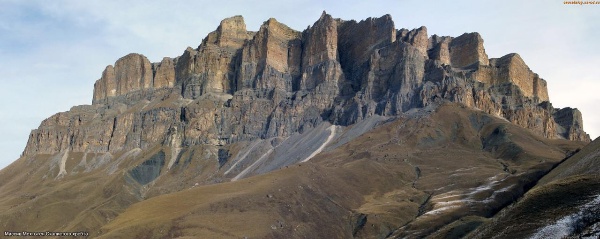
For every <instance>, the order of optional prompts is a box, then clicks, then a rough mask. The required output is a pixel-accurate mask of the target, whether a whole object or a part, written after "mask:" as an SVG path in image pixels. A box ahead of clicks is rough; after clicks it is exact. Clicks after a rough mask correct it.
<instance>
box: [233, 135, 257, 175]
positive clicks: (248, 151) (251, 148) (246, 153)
mask: <svg viewBox="0 0 600 239" xmlns="http://www.w3.org/2000/svg"><path fill="white" fill-rule="evenodd" d="M260 142H262V140H257V141H256V142H254V143H253V144H252V145H251V146H250V148H249V149H248V150H246V152H245V153H244V155H243V156H242V157H241V158H240V159H239V160H237V161H236V162H235V163H234V164H233V165H231V167H229V169H227V171H225V174H224V175H227V174H229V172H231V170H233V169H234V168H235V166H237V165H238V163H240V162H242V161H244V159H246V157H248V154H250V152H252V150H253V149H254V147H256V145H258V144H259V143H260Z"/></svg>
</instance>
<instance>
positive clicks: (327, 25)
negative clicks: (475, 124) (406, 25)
mask: <svg viewBox="0 0 600 239" xmlns="http://www.w3.org/2000/svg"><path fill="white" fill-rule="evenodd" d="M443 101H452V102H459V103H462V104H464V105H466V106H469V107H473V108H477V109H480V110H482V111H485V112H487V113H490V114H493V115H496V116H498V117H502V118H505V119H506V120H508V121H510V122H513V123H515V124H518V125H520V126H523V127H525V128H528V129H530V130H532V131H534V132H536V133H537V134H539V135H542V136H544V137H546V138H566V139H571V140H581V141H589V136H588V135H587V134H585V132H584V131H583V125H582V122H581V113H580V112H579V111H577V110H576V109H571V108H565V109H555V108H553V107H552V105H551V103H550V102H549V97H548V92H547V87H546V81H544V80H543V79H541V78H540V77H539V76H538V75H537V74H535V73H533V72H532V71H531V70H530V69H529V68H528V67H527V65H526V64H525V62H524V61H523V59H521V57H520V56H519V55H518V54H508V55H506V56H504V57H501V58H498V59H489V58H488V56H487V54H486V53H485V49H484V45H483V39H482V37H481V36H480V35H479V34H478V33H465V34H463V35H461V36H458V37H455V38H454V37H448V36H443V37H441V36H437V35H433V36H431V37H428V35H427V29H426V28H425V27H421V28H418V29H413V30H407V29H401V30H396V28H395V25H394V22H393V21H392V19H391V16H389V15H385V16H382V17H380V18H369V19H366V20H363V21H360V22H356V21H354V20H352V21H344V20H340V19H334V18H332V17H331V16H330V15H328V14H326V13H323V15H322V16H321V17H320V18H319V19H318V20H317V21H316V22H315V23H314V24H313V25H312V26H310V27H308V28H307V29H306V30H304V31H302V32H299V31H296V30H293V29H290V28H289V27H287V26H285V25H284V24H282V23H279V22H277V21H276V20H275V19H269V20H268V21H266V22H264V24H263V25H262V26H261V27H260V29H259V30H258V32H251V31H247V30H246V26H245V23H244V20H243V18H242V17H241V16H235V17H232V18H228V19H225V20H223V21H222V22H221V24H220V25H219V27H218V28H217V30H215V31H214V32H212V33H210V34H209V35H208V36H207V37H206V38H205V39H204V40H202V43H201V44H200V46H199V47H198V48H196V49H192V48H188V49H186V50H185V51H184V52H183V54H182V55H181V56H179V57H177V58H174V59H171V58H164V59H163V60H162V61H161V62H160V63H150V61H149V60H148V59H147V58H146V57H144V56H143V55H140V54H129V55H127V56H124V57H122V58H121V59H119V60H117V62H115V64H114V66H107V67H106V69H105V70H104V72H103V73H102V76H101V78H100V79H99V80H98V81H97V82H96V83H95V84H94V98H93V104H92V105H91V106H78V107H74V108H73V109H71V110H70V111H68V112H63V113H59V114H56V115H54V116H52V117H50V118H48V119H47V120H45V121H44V122H42V124H41V125H40V127H39V128H38V129H36V130H33V131H32V133H31V135H30V138H29V142H28V144H27V146H26V149H25V151H24V155H33V154H36V153H37V154H54V153H58V152H63V151H74V152H94V153H108V154H111V153H112V154H114V153H117V152H121V151H123V150H132V149H136V148H141V149H144V148H148V147H151V146H153V145H166V146H171V147H174V148H179V147H185V146H191V145H211V146H214V147H221V146H224V145H227V144H231V143H234V142H240V141H245V140H254V139H268V138H274V137H288V136H290V135H292V134H294V133H296V132H302V131H304V130H306V129H309V128H312V127H315V126H316V125H318V124H319V123H321V122H329V123H331V124H335V125H343V126H347V125H352V124H355V123H357V122H360V121H362V120H363V119H365V118H367V117H370V116H373V115H381V116H399V115H402V114H404V112H407V111H409V110H410V109H413V108H420V107H425V106H429V105H436V104H438V103H440V102H443Z"/></svg>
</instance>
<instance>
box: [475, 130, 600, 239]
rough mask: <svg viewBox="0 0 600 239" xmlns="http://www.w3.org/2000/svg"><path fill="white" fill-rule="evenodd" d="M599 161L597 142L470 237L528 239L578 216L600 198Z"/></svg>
mask: <svg viewBox="0 0 600 239" xmlns="http://www.w3.org/2000/svg"><path fill="white" fill-rule="evenodd" d="M599 161H600V140H598V139H596V140H595V141H593V142H592V143H590V144H589V145H587V146H586V147H584V148H583V149H582V150H581V151H579V152H578V153H577V154H575V155H573V156H572V157H570V158H569V159H567V160H566V161H565V162H563V163H562V164H560V165H559V166H558V167H556V168H555V169H554V170H552V171H551V172H550V173H548V175H546V176H545V177H544V178H542V179H541V180H540V181H539V184H538V185H537V186H536V187H534V188H533V189H532V190H531V191H529V192H527V194H526V195H525V196H524V197H523V199H521V200H519V202H517V203H515V204H514V205H512V206H511V207H508V208H506V209H505V210H503V211H502V212H501V213H499V214H498V216H496V217H495V218H494V220H492V221H490V222H489V223H487V224H485V225H484V226H482V227H481V228H480V229H479V230H478V231H476V232H475V233H473V234H472V235H471V236H470V237H474V238H492V237H498V238H502V237H513V238H522V237H528V236H531V235H532V234H533V233H535V232H536V230H538V229H539V228H541V227H543V226H547V225H549V224H551V223H554V222H556V221H557V220H559V219H560V218H562V217H565V216H566V215H569V214H572V213H575V212H577V210H578V207H580V206H581V205H583V204H585V203H586V202H589V201H590V200H591V199H592V198H594V197H595V196H598V195H600V176H599V175H598V173H597V172H598V170H600V167H599V166H598V162H599Z"/></svg>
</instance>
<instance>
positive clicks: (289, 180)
mask: <svg viewBox="0 0 600 239" xmlns="http://www.w3.org/2000/svg"><path fill="white" fill-rule="evenodd" d="M499 128H500V129H501V130H497V129H499ZM490 138H495V139H496V140H489V139H490ZM581 146H582V144H580V143H577V142H568V141H563V140H548V139H544V138H541V137H538V136H535V135H533V134H531V133H529V131H527V130H524V129H522V128H520V127H518V126H514V125H512V124H509V123H507V122H505V121H503V120H501V119H497V118H494V117H492V116H489V115H486V114H484V113H482V112H479V111H472V110H468V109H464V108H463V107H460V106H459V105H456V104H448V105H444V106H442V107H440V108H438V109H437V110H436V112H432V113H431V114H430V115H424V116H422V117H408V118H401V119H398V120H396V121H393V122H390V123H387V124H385V125H382V126H380V127H378V128H376V129H374V130H373V131H371V132H369V133H366V134H364V135H362V136H360V137H359V138H357V139H355V140H353V141H351V142H349V143H347V144H345V145H343V146H341V147H340V148H337V149H335V150H332V151H329V152H324V153H322V154H320V155H318V156H317V157H315V158H314V159H312V160H311V161H309V162H307V163H303V164H301V165H296V166H292V167H289V168H286V169H282V170H278V171H274V172H271V173H268V174H264V175H259V176H255V177H251V178H248V179H244V180H240V181H237V182H231V183H221V184H215V185H209V186H199V187H196V188H193V189H188V190H183V191H181V192H177V193H171V194H166V195H162V196H157V197H154V198H151V199H148V200H145V201H143V202H140V203H137V204H134V205H132V206H131V207H129V208H128V209H127V210H126V211H125V212H124V213H123V214H120V215H119V216H118V217H117V218H116V219H115V220H114V221H111V222H110V223H109V224H107V225H105V226H104V227H103V228H102V238H131V237H137V238H162V237H183V236H190V237H199V238H241V237H244V236H248V237H250V238H281V237H285V238H304V237H307V238H348V237H352V236H357V237H379V238H382V237H386V236H390V235H392V236H394V235H396V236H419V235H427V234H431V233H434V232H435V231H436V230H438V229H442V230H441V231H456V230H452V229H453V228H461V227H467V228H469V227H473V223H475V224H477V223H478V222H477V221H478V220H479V219H478V218H482V217H485V216H491V215H493V213H495V212H496V211H497V210H499V209H500V208H501V207H502V206H504V205H506V204H507V203H510V202H512V200H514V198H516V197H518V196H520V194H521V193H523V190H525V188H526V187H527V184H531V183H532V182H535V181H536V180H537V179H538V178H539V177H541V175H543V174H544V173H545V172H546V171H547V170H549V169H550V167H551V166H552V165H553V164H554V163H556V162H558V161H560V160H561V159H562V158H564V155H565V153H566V152H567V151H570V150H575V149H576V148H578V147H581ZM486 147H487V148H486ZM484 148H485V150H483V149H484ZM486 150H489V151H490V152H491V153H490V152H487V151H486ZM498 157H504V158H498ZM457 170H458V171H457ZM494 176H501V177H502V178H504V179H506V180H504V181H502V182H501V183H499V184H498V185H497V187H510V186H514V185H516V186H515V187H514V188H512V190H509V192H508V193H505V194H502V195H500V196H497V195H496V196H494V197H495V198H494V199H495V200H493V202H490V203H487V204H477V205H475V206H469V205H463V206H462V207H459V208H457V209H454V210H447V211H445V212H444V213H442V214H440V215H433V216H430V215H423V213H424V212H427V211H429V210H432V209H434V208H435V206H436V205H434V203H432V202H431V201H428V198H430V196H431V197H433V198H435V196H436V195H440V194H443V193H453V194H457V195H460V194H461V193H469V192H471V191H469V190H472V189H473V188H477V187H480V186H482V185H485V184H486V183H489V182H488V179H489V178H491V177H494ZM495 187H496V186H495ZM492 192H493V190H488V191H482V192H477V193H473V194H472V195H473V198H475V199H477V200H484V199H486V198H490V197H491V196H492V195H491V193H492ZM473 218H475V219H473ZM445 225H452V226H451V228H448V227H444V226H445ZM477 225H478V224H477ZM470 229H472V228H470ZM470 229H469V230H470ZM467 232H468V231H467Z"/></svg>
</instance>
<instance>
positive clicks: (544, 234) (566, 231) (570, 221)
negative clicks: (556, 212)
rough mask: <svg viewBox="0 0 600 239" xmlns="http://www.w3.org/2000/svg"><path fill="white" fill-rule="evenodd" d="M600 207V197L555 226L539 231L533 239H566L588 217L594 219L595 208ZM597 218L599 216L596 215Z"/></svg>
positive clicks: (557, 222)
mask: <svg viewBox="0 0 600 239" xmlns="http://www.w3.org/2000/svg"><path fill="white" fill-rule="evenodd" d="M598 207H600V195H598V196H596V198H594V200H592V201H591V202H588V203H586V204H584V205H582V206H580V207H579V210H578V211H577V212H575V213H573V214H570V215H568V216H565V217H563V218H561V219H559V220H558V221H556V222H555V223H553V224H550V225H548V226H545V227H543V228H541V229H539V230H538V231H537V232H536V233H535V234H533V235H532V236H531V237H530V238H531V239H538V238H539V239H542V238H544V239H551V238H564V237H567V236H570V235H572V234H573V233H575V231H576V229H577V228H578V227H580V226H582V225H581V224H582V222H583V221H584V219H585V218H586V217H594V215H591V214H592V213H593V212H592V211H593V209H594V208H598ZM596 216H597V215H596Z"/></svg>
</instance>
